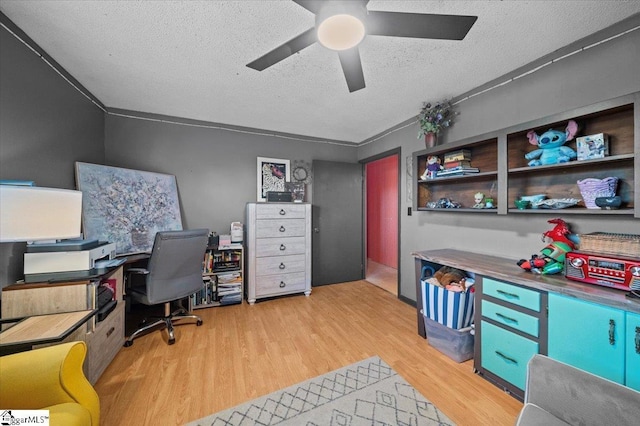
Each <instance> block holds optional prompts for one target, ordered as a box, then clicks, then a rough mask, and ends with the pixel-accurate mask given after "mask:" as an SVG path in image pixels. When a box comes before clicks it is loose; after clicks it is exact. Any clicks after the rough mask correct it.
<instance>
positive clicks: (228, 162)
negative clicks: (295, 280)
mask: <svg viewBox="0 0 640 426" xmlns="http://www.w3.org/2000/svg"><path fill="white" fill-rule="evenodd" d="M146 117H149V115H148V114H147V115H146ZM174 120H175V119H174ZM185 122H186V123H187V124H172V123H165V122H160V121H158V120H154V121H151V120H143V119H137V118H127V117H123V116H116V115H107V119H106V137H105V148H106V163H107V164H108V165H112V166H118V167H126V168H132V169H137V170H145V171H150V172H160V173H168V174H172V175H175V176H176V180H177V182H178V192H179V196H180V203H181V206H182V217H183V225H184V227H185V228H199V227H206V228H209V229H210V230H212V231H217V232H218V233H229V227H230V225H231V222H234V221H240V222H244V209H245V205H246V203H247V202H255V201H256V199H257V174H256V173H257V157H270V158H279V159H285V160H286V159H288V160H290V161H291V165H292V166H293V163H294V160H303V161H307V162H311V161H312V160H331V161H345V162H356V161H357V149H356V148H355V147H352V146H341V145H336V144H328V143H321V142H306V141H296V140H290V139H288V138H281V137H277V136H263V135H259V134H257V133H258V132H259V131H252V130H250V129H244V130H241V131H237V130H234V131H231V130H222V129H218V128H215V127H216V126H214V125H210V126H209V127H201V125H204V126H206V123H199V125H195V124H196V123H193V124H194V125H189V124H188V123H190V122H188V121H185Z"/></svg>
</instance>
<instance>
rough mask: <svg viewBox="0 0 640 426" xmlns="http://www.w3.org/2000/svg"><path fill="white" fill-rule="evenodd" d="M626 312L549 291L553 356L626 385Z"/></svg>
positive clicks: (550, 349) (549, 346) (550, 338)
mask: <svg viewBox="0 0 640 426" xmlns="http://www.w3.org/2000/svg"><path fill="white" fill-rule="evenodd" d="M625 314H626V313H625V311H622V310H620V309H615V308H611V307H608V306H603V305H599V304H595V303H591V302H586V301H583V300H578V299H575V298H570V297H566V296H561V295H559V294H555V293H549V319H548V326H549V331H548V333H549V338H548V355H549V357H551V358H554V359H557V360H558V361H562V362H565V363H567V364H570V365H573V366H575V367H578V368H581V369H583V370H586V371H589V372H591V373H593V374H596V375H598V376H602V377H605V378H607V379H609V380H612V381H614V382H618V383H622V384H624V383H625V369H626V368H625V333H626V331H625V330H626V325H625V322H626V315H625ZM636 359H637V358H636ZM633 370H635V371H637V370H638V368H637V367H636V368H635V369H633Z"/></svg>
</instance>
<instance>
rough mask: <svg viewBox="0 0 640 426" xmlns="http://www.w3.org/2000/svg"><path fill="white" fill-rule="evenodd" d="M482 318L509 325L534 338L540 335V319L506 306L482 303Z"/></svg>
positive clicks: (485, 301) (487, 302) (484, 301)
mask: <svg viewBox="0 0 640 426" xmlns="http://www.w3.org/2000/svg"><path fill="white" fill-rule="evenodd" d="M482 316H483V317H485V318H491V319H492V320H494V321H497V322H499V323H500V324H504V325H508V326H509V327H511V328H515V329H516V330H520V331H522V332H524V333H527V334H530V335H531V336H533V337H538V336H539V333H540V324H539V319H538V318H536V317H532V316H531V315H527V314H523V313H522V312H518V311H514V310H513V309H509V308H507V307H505V306H501V305H498V304H496V303H492V302H489V301H487V300H483V301H482Z"/></svg>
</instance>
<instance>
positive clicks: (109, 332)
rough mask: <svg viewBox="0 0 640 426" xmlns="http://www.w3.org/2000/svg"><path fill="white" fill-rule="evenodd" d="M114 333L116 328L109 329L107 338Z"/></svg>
mask: <svg viewBox="0 0 640 426" xmlns="http://www.w3.org/2000/svg"><path fill="white" fill-rule="evenodd" d="M114 331H116V328H115V327H111V328H110V329H109V331H107V337H109V336H111V333H113V332H114Z"/></svg>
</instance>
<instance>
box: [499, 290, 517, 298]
mask: <svg viewBox="0 0 640 426" xmlns="http://www.w3.org/2000/svg"><path fill="white" fill-rule="evenodd" d="M498 293H500V294H501V295H503V296H506V297H513V298H514V299H520V296H518V295H517V294H515V293H509V292H508V291H504V290H498Z"/></svg>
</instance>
